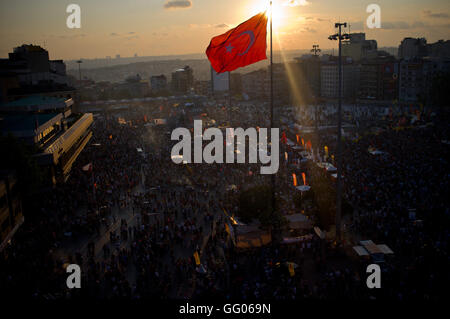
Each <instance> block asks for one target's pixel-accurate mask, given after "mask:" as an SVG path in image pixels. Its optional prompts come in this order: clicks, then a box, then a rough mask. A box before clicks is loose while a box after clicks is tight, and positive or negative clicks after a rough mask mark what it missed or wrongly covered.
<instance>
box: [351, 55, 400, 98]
mask: <svg viewBox="0 0 450 319" xmlns="http://www.w3.org/2000/svg"><path fill="white" fill-rule="evenodd" d="M398 73H399V71H398V62H397V61H396V60H395V58H394V57H393V56H390V55H385V56H379V57H377V58H375V59H365V60H363V61H361V69H360V77H359V91H358V98H360V99H363V100H379V101H393V100H396V99H397V96H398Z"/></svg>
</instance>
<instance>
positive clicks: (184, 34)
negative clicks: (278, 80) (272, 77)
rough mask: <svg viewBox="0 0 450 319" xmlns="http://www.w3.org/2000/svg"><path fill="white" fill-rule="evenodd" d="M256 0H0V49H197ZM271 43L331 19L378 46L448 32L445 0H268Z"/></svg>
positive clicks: (258, 2)
mask: <svg viewBox="0 0 450 319" xmlns="http://www.w3.org/2000/svg"><path fill="white" fill-rule="evenodd" d="M71 3H76V4H78V5H79V6H80V7H81V29H68V28H67V26H66V19H67V16H68V15H69V14H68V13H66V7H67V6H68V5H69V4H71ZM267 3H268V1H264V0H227V1H216V0H190V1H189V0H178V1H172V0H171V1H169V0H126V1H116V0H70V1H64V0H33V1H30V0H14V1H4V0H1V2H0V39H1V40H0V57H2V58H3V57H7V54H8V52H11V51H12V49H13V48H14V47H15V46H18V45H21V44H23V43H33V44H39V45H41V46H44V47H45V48H46V49H47V50H49V52H50V57H51V58H52V59H77V58H104V57H105V56H112V57H114V56H115V55H116V54H120V55H121V56H122V57H126V56H133V55H134V54H135V53H137V54H138V55H139V56H150V55H171V54H187V53H201V52H204V51H205V49H206V47H207V46H208V43H209V41H210V39H211V37H212V36H214V35H218V34H221V33H224V32H225V31H227V30H228V29H229V28H231V27H233V26H236V25H237V24H239V23H240V22H243V21H244V20H246V19H248V18H250V17H251V16H252V15H253V14H255V13H257V12H258V10H261V9H262V8H264V6H265V5H266V4H267ZM371 3H376V4H378V5H379V6H380V7H381V26H382V28H381V29H368V28H367V26H366V25H365V21H366V19H367V17H368V16H369V13H366V7H367V5H368V4H371ZM274 6H275V9H274V10H275V12H276V14H275V16H274V25H275V35H274V36H275V38H274V49H275V50H278V49H280V48H281V49H284V50H295V49H308V48H311V46H312V44H315V43H317V44H319V45H320V47H321V48H324V49H327V48H332V47H335V46H336V43H335V42H331V41H329V40H328V39H327V37H328V35H330V34H332V33H334V22H337V21H338V20H340V21H342V22H344V21H345V22H350V24H351V31H352V32H354V31H355V32H356V31H364V32H366V37H367V38H368V39H375V40H377V41H378V46H379V47H381V46H398V45H399V43H400V41H401V40H402V39H403V38H404V37H407V36H411V37H422V36H423V37H426V38H427V40H428V42H434V41H436V40H439V39H445V40H447V39H450V4H449V1H448V0H429V1H419V0H395V1H393V0H378V1H374V0H369V1H364V0H363V1H361V0H342V1H336V0H290V1H288V0H275V1H274Z"/></svg>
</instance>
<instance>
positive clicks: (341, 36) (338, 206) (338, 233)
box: [328, 22, 350, 244]
mask: <svg viewBox="0 0 450 319" xmlns="http://www.w3.org/2000/svg"><path fill="white" fill-rule="evenodd" d="M334 27H335V28H338V29H339V32H338V33H336V34H332V35H330V36H329V37H328V39H329V40H338V41H339V64H338V68H339V79H338V82H339V89H338V125H337V126H338V127H337V152H336V155H337V182H336V193H337V198H336V243H337V244H338V243H340V241H341V214H342V213H341V209H342V141H341V130H342V52H341V49H342V40H347V39H349V38H350V37H349V35H348V34H342V32H341V28H342V27H344V28H346V27H347V23H346V22H344V23H340V22H337V23H335V24H334Z"/></svg>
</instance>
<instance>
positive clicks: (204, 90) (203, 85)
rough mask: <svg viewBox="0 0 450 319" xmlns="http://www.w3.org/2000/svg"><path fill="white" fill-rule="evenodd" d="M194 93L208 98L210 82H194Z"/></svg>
mask: <svg viewBox="0 0 450 319" xmlns="http://www.w3.org/2000/svg"><path fill="white" fill-rule="evenodd" d="M194 92H195V94H198V95H205V96H208V95H210V94H211V82H210V81H195V83H194Z"/></svg>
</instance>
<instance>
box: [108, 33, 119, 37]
mask: <svg viewBox="0 0 450 319" xmlns="http://www.w3.org/2000/svg"><path fill="white" fill-rule="evenodd" d="M110 36H112V37H117V36H118V34H117V33H115V32H113V33H111V34H110Z"/></svg>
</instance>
